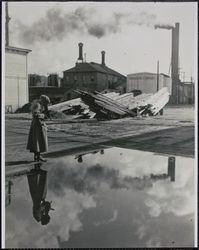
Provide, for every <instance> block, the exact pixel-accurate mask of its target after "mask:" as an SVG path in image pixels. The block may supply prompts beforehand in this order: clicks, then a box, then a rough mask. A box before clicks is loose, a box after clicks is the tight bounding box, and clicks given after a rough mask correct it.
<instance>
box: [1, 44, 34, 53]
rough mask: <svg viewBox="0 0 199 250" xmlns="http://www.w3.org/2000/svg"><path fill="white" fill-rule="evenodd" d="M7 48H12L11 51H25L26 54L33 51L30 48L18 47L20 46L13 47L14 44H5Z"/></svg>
mask: <svg viewBox="0 0 199 250" xmlns="http://www.w3.org/2000/svg"><path fill="white" fill-rule="evenodd" d="M5 49H6V50H10V51H17V52H23V53H26V54H28V53H29V52H31V51H32V50H30V49H24V48H18V47H13V46H5Z"/></svg>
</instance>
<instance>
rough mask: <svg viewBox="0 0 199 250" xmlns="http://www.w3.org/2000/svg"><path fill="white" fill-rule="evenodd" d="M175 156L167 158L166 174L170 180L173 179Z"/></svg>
mask: <svg viewBox="0 0 199 250" xmlns="http://www.w3.org/2000/svg"><path fill="white" fill-rule="evenodd" d="M175 163H176V159H175V157H173V156H171V157H169V158H168V176H170V178H171V181H175Z"/></svg>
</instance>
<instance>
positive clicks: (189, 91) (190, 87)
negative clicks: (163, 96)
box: [178, 83, 195, 104]
mask: <svg viewBox="0 0 199 250" xmlns="http://www.w3.org/2000/svg"><path fill="white" fill-rule="evenodd" d="M178 93H179V98H178V99H179V104H193V103H194V101H195V100H194V99H195V98H194V97H195V96H194V95H195V90H194V84H193V83H181V84H180V85H179V86H178Z"/></svg>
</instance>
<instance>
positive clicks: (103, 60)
mask: <svg viewBox="0 0 199 250" xmlns="http://www.w3.org/2000/svg"><path fill="white" fill-rule="evenodd" d="M101 53H102V65H105V53H106V52H105V51H104V50H103V51H102V52H101Z"/></svg>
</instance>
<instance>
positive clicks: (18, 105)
mask: <svg viewBox="0 0 199 250" xmlns="http://www.w3.org/2000/svg"><path fill="white" fill-rule="evenodd" d="M17 97H18V108H19V77H17Z"/></svg>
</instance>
